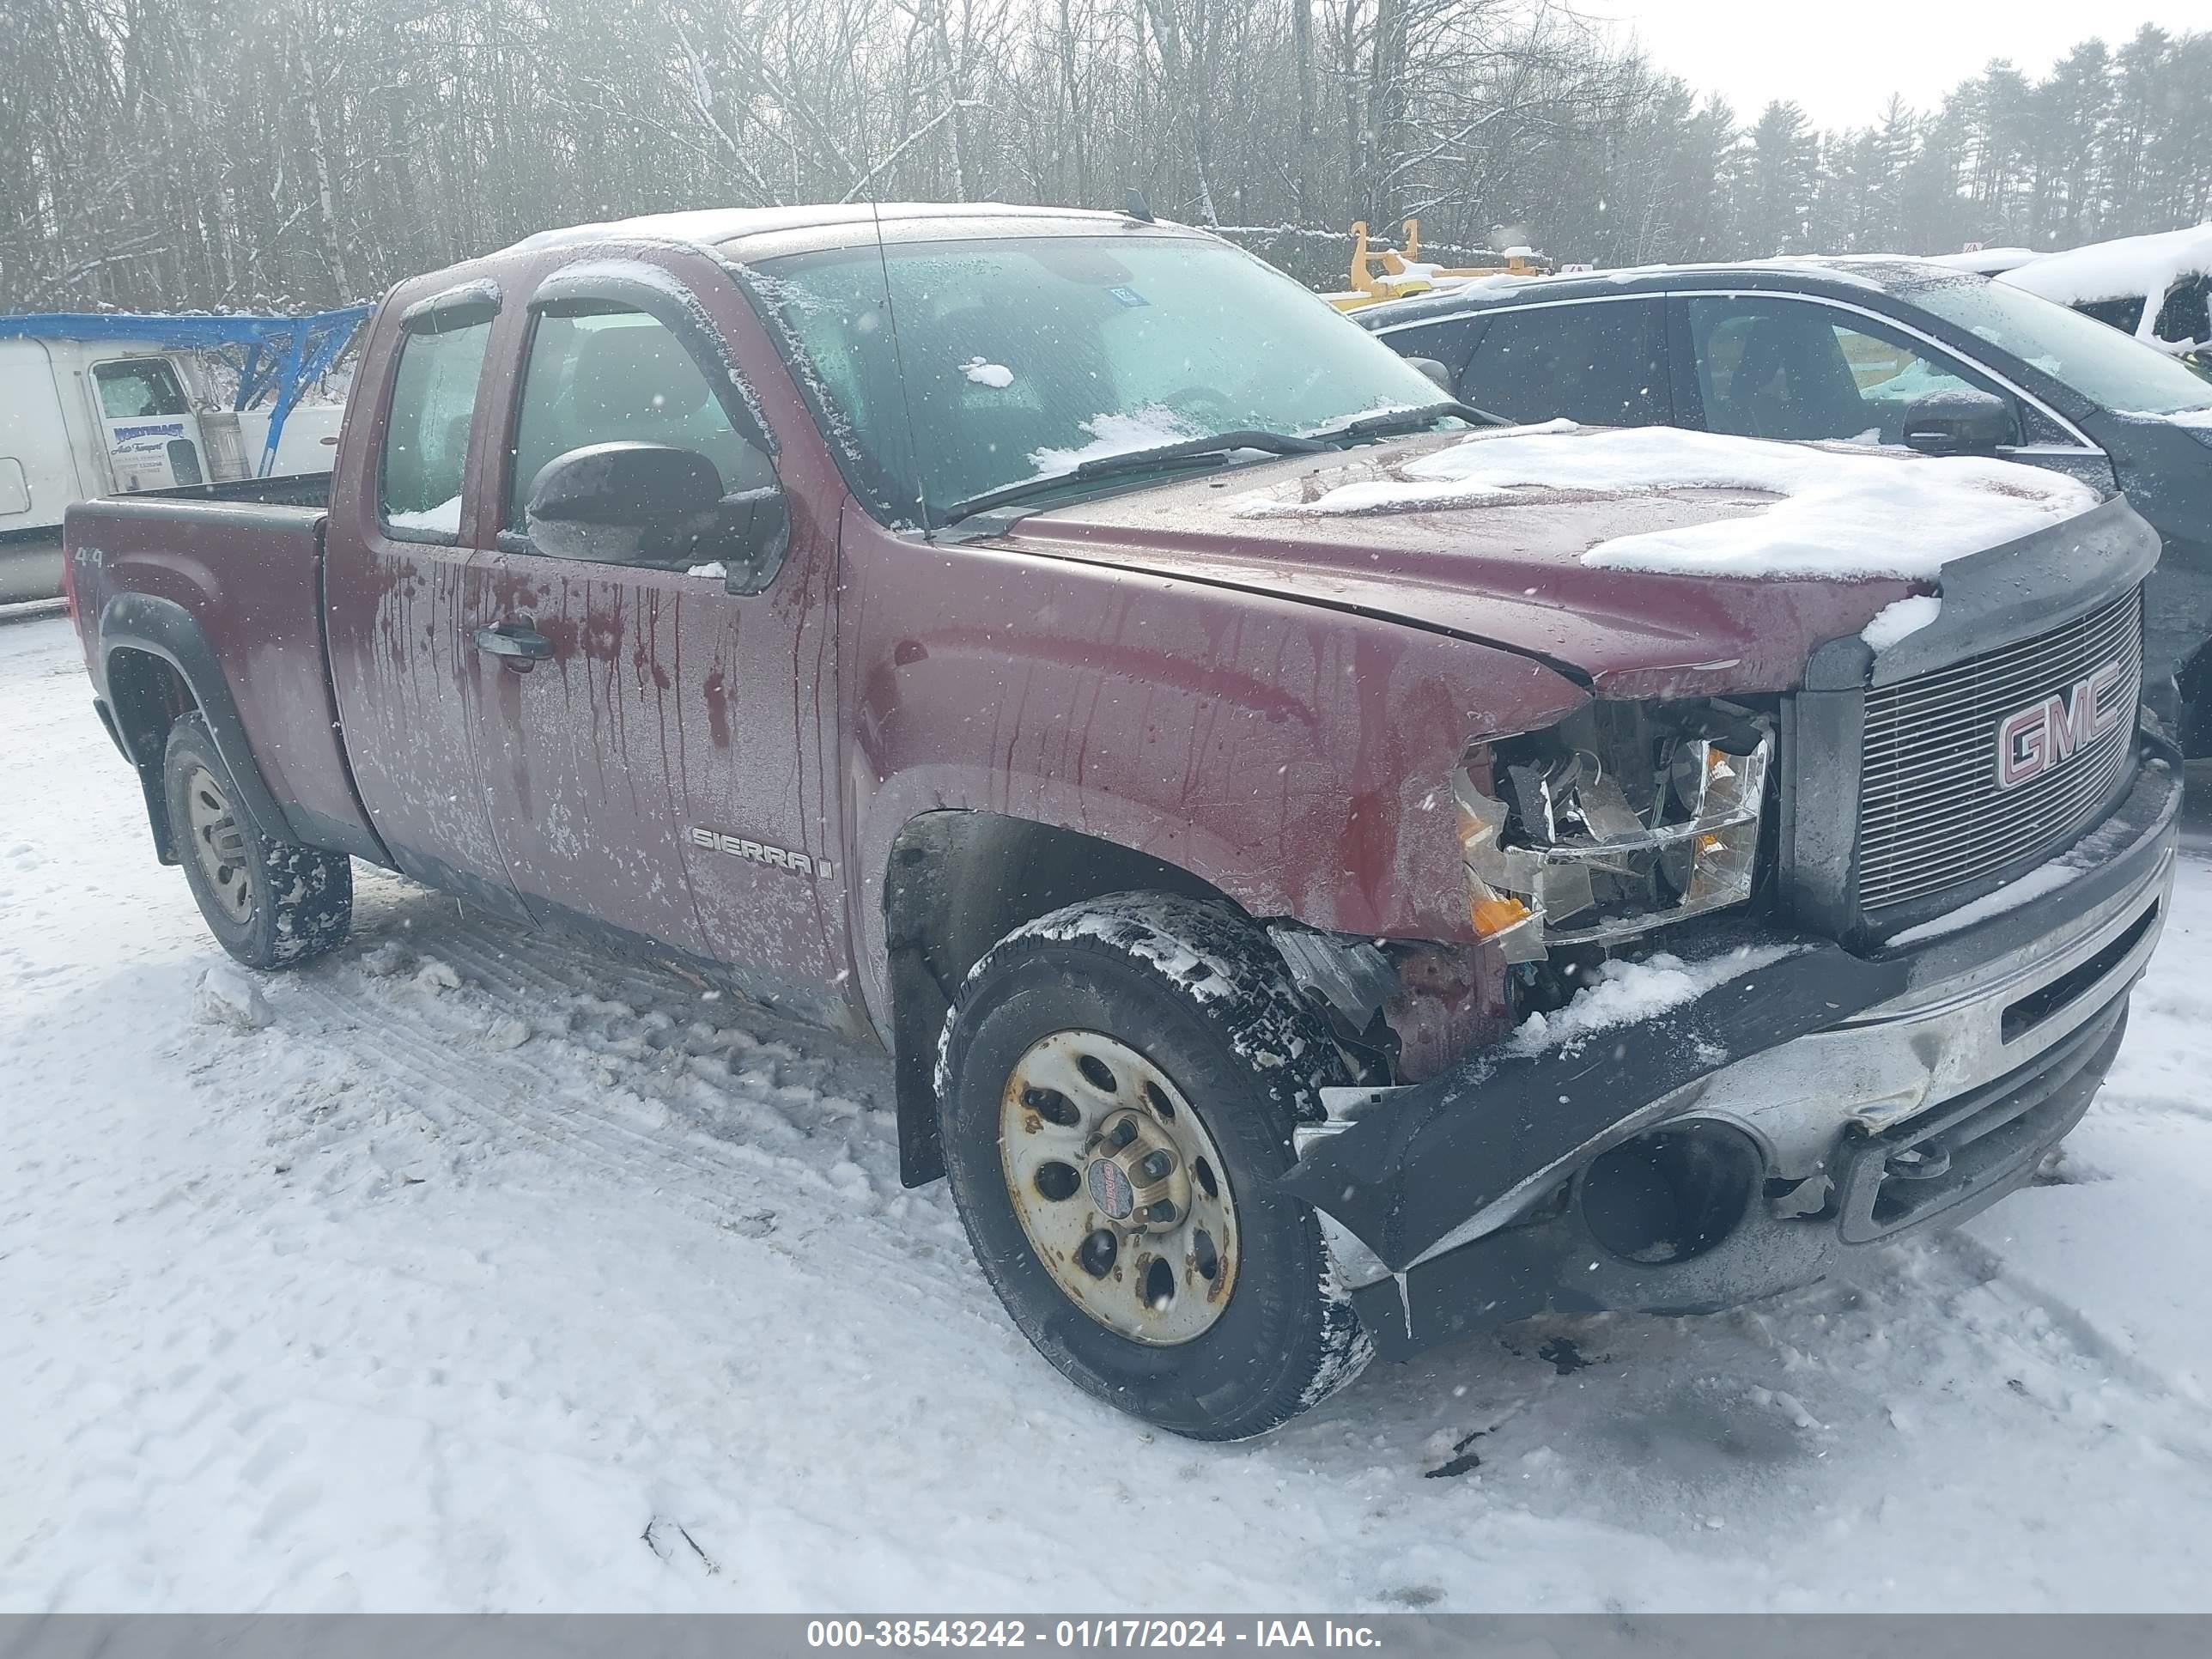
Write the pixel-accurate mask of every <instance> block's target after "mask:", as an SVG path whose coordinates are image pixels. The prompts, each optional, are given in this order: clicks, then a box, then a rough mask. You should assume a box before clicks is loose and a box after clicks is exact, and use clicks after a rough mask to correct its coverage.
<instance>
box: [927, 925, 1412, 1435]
mask: <svg viewBox="0 0 2212 1659" xmlns="http://www.w3.org/2000/svg"><path fill="white" fill-rule="evenodd" d="M1341 1068H1342V1061H1341V1060H1340V1056H1339V1055H1338V1054H1337V1052H1336V1049H1335V1048H1334V1043H1333V1042H1331V1041H1330V1039H1329V1037H1328V1033H1327V1031H1326V1030H1324V1029H1322V1026H1321V1025H1320V1023H1319V1022H1318V1021H1317V1020H1316V1018H1315V1017H1314V1016H1313V1015H1312V1014H1311V1013H1310V1012H1309V1011H1308V1010H1307V1009H1306V1008H1305V1007H1304V1005H1302V1004H1301V1003H1300V1002H1299V1000H1298V999H1297V995H1296V994H1295V992H1294V991H1293V990H1292V989H1291V987H1290V986H1289V984H1288V982H1287V981H1286V978H1285V975H1284V973H1283V970H1282V966H1281V963H1280V961H1279V958H1278V957H1276V956H1275V953H1274V951H1273V948H1272V947H1271V946H1269V945H1268V944H1267V940H1266V939H1265V938H1264V937H1262V936H1261V934H1260V933H1258V932H1257V930H1256V929H1254V928H1252V927H1250V926H1249V924H1248V923H1246V922H1244V921H1243V919H1242V918H1241V917H1240V916H1238V915H1237V914H1236V913H1235V912H1234V911H1232V910H1231V909H1230V908H1228V907H1226V906H1225V905H1219V904H1209V903H1204V902H1197V901H1193V900H1189V899H1183V898H1176V897H1169V896H1160V895H1153V894H1125V895H1120V896H1115V897H1111V898H1106V899H1101V900H1096V901H1092V902H1087V903H1085V904H1080V905H1076V906H1072V907H1070V908H1067V909H1066V910H1062V911H1060V912H1057V913H1055V914H1054V915H1050V916H1047V917H1044V918H1043V919H1042V920H1041V921H1036V922H1033V923H1031V924H1030V925H1029V926H1027V927H1023V928H1020V929H1018V930H1017V931H1016V932H1015V933H1012V934H1011V935H1009V936H1008V937H1007V938H1006V939H1004V940H1002V941H1001V942H1000V944H999V945H996V946H994V948H993V949H992V950H991V951H990V952H989V953H988V954H987V956H986V957H984V959H983V960H982V961H981V963H978V964H977V965H976V967H975V971H974V972H973V973H972V974H970V975H969V978H968V981H967V982H966V984H965V985H964V986H963V988H962V990H961V993H960V996H959V998H958V1000H957V1002H956V1003H955V1005H954V1006H953V1009H952V1012H951V1016H950V1018H949V1019H948V1022H947V1024H946V1027H945V1041H944V1043H943V1046H942V1049H941V1052H940V1054H939V1079H938V1085H939V1111H940V1113H941V1115H942V1128H943V1144H944V1147H945V1165H946V1171H947V1174H948V1175H949V1176H950V1177H951V1186H952V1193H953V1197H954V1200H955V1201H956V1202H957V1205H958V1206H959V1209H960V1215H961V1219H962V1221H963V1223H964V1224H965V1225H966V1227H967V1230H968V1236H969V1242H970V1243H972V1244H973V1245H974V1247H975V1255H976V1260H977V1261H979V1262H980V1263H981V1266H982V1268H983V1272H984V1274H985V1276H986V1277H987V1278H988V1279H990V1281H991V1284H992V1286H993V1288H994V1289H995V1290H996V1291H998V1293H999V1297H1000V1300H1001V1301H1002V1302H1004V1303H1005V1304H1006V1310H1007V1311H1008V1312H1009V1313H1010V1314H1011V1315H1012V1316H1013V1319H1014V1322H1015V1323H1016V1324H1017V1325H1018V1326H1019V1327H1020V1328H1021V1329H1022V1331H1023V1333H1024V1334H1025V1335H1027V1336H1028V1337H1029V1339H1030V1341H1031V1342H1033V1343H1035V1344H1036V1347H1037V1349H1038V1350H1039V1352H1042V1354H1043V1355H1044V1356H1045V1358H1048V1359H1049V1360H1050V1361H1051V1362H1052V1363H1053V1364H1054V1365H1056V1366H1057V1367H1059V1369H1060V1370H1061V1371H1062V1372H1064V1373H1065V1374H1066V1376H1068V1377H1069V1378H1071V1379H1072V1380H1073V1382H1075V1383H1077V1384H1078V1385H1079V1386H1080V1387H1082V1388H1083V1389H1086V1390H1087V1391H1089V1392H1090V1393H1091V1394H1093V1395H1097V1396H1098V1397H1099V1398H1100V1399H1102V1400H1104V1401H1107V1402H1108V1403H1109V1404H1111V1405H1113V1406H1115V1407H1119V1408H1120V1409H1121V1410H1123V1411H1126V1412H1128V1413H1131V1414H1133V1415H1134V1416H1137V1417H1141V1418H1143V1419H1146V1420H1147V1421H1149V1422H1152V1423H1156V1424H1158V1425H1160V1426H1161V1427H1163V1428H1165V1429H1169V1430H1172V1431H1174V1432H1176V1433H1178V1434H1184V1435H1189V1436H1192V1437H1196V1438H1200V1439H1207V1440H1227V1439H1237V1438H1241V1437H1245V1436H1248V1435H1254V1434H1259V1433H1262V1432H1265V1431H1267V1430H1269V1429H1272V1428H1274V1427H1276V1426H1278V1425H1280V1424H1282V1423H1284V1422H1286V1421H1287V1420H1288V1419H1290V1418H1291V1417H1293V1416H1295V1415H1296V1414H1297V1413H1299V1412H1300V1411H1303V1410H1304V1409H1305V1408H1307V1407H1310V1406H1313V1405H1316V1404H1317V1403H1319V1402H1320V1401H1322V1400H1324V1399H1326V1398H1327V1397H1328V1395H1331V1394H1333V1393H1334V1392H1335V1390H1336V1389H1339V1388H1340V1387H1342V1386H1343V1385H1344V1384H1345V1383H1348V1382H1350V1381H1351V1380H1352V1378H1353V1377H1354V1376H1358V1373H1359V1371H1360V1370H1361V1368H1362V1367H1363V1366H1364V1364H1366V1362H1367V1359H1368V1358H1369V1357H1370V1353H1371V1352H1372V1349H1371V1346H1370V1343H1369V1342H1368V1340H1367V1338H1366V1337H1365V1335H1364V1334H1363V1333H1362V1332H1361V1330H1360V1328H1359V1322H1358V1317H1357V1316H1356V1315H1354V1314H1353V1312H1352V1308H1351V1305H1350V1304H1349V1303H1348V1302H1347V1301H1346V1299H1345V1298H1344V1296H1343V1293H1342V1291H1340V1288H1339V1286H1338V1285H1337V1281H1336V1275H1335V1272H1334V1267H1333V1264H1332V1263H1331V1261H1330V1259H1329V1255H1328V1247H1327V1245H1326V1244H1325V1243H1324V1242H1323V1240H1322V1236H1321V1230H1320V1227H1319V1225H1318V1224H1317V1223H1316V1219H1315V1218H1314V1215H1313V1212H1311V1211H1310V1210H1309V1209H1307V1208H1306V1207H1305V1206H1304V1205H1302V1204H1300V1203H1298V1202H1297V1201H1296V1200H1292V1199H1291V1198H1288V1197H1286V1196H1285V1195H1284V1194H1280V1193H1279V1192H1278V1191H1277V1190H1276V1189H1275V1188H1274V1179H1275V1177H1276V1176H1279V1175H1280V1174H1282V1173H1283V1171H1285V1170H1287V1169H1288V1168H1289V1167H1290V1165H1291V1162H1292V1161H1293V1159H1294V1158H1295V1152H1294V1151H1293V1149H1292V1146H1291V1128H1292V1126H1293V1125H1294V1124H1295V1123H1296V1122H1297V1121H1298V1120H1299V1119H1300V1118H1301V1117H1311V1116H1315V1115H1318V1114H1319V1111H1320V1106H1319V1101H1318V1097H1317V1096H1316V1093H1315V1091H1316V1089H1317V1088H1318V1087H1319V1086H1320V1085H1322V1084H1326V1083H1331V1082H1334V1081H1336V1080H1338V1079H1339V1077H1340V1073H1341Z"/></svg>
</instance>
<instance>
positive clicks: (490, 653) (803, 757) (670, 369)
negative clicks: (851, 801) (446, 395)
mask: <svg viewBox="0 0 2212 1659" xmlns="http://www.w3.org/2000/svg"><path fill="white" fill-rule="evenodd" d="M558 291H559V293H560V294H561V295H562V297H561V298H560V299H559V300H557V301H550V302H546V301H541V302H540V303H538V304H537V305H536V306H534V307H532V315H531V319H530V324H529V338H528V343H527V347H526V351H525V353H524V366H523V372H522V377H521V385H520V392H519V393H518V396H517V399H516V406H515V416H514V422H513V439H512V441H511V454H510V457H509V465H508V466H507V473H508V475H509V476H508V477H507V484H506V489H505V496H506V501H505V511H504V515H503V521H502V522H503V527H502V528H501V531H500V532H499V534H498V536H497V537H496V538H495V542H494V544H493V546H492V547H490V548H489V549H488V550H486V552H485V554H484V558H485V561H486V563H485V567H484V575H485V580H484V581H483V583H482V584H481V586H480V593H481V595H482V601H483V605H485V607H486V609H485V611H484V612H483V614H482V615H481V616H480V617H478V618H477V619H476V627H477V636H476V637H477V641H478V642H479V644H478V648H479V650H480V652H481V653H483V656H484V657H485V659H486V667H485V669H484V670H483V679H484V683H486V684H491V683H492V682H494V681H495V682H496V684H495V687H494V688H493V690H492V694H491V695H490V696H489V697H488V698H487V700H486V702H485V704H484V707H483V722H484V725H483V732H482V735H481V738H480V740H479V745H478V746H479V750H480V752H481V754H482V757H483V769H484V783H485V787H486V790H487V793H488V797H489V800H490V803H491V808H492V814H493V817H494V820H495V823H497V824H498V826H499V833H500V837H501V844H502V846H503V847H504V848H505V849H506V853H507V865H508V867H509V868H510V869H511V870H512V871H513V874H514V879H515V883H516V885H517V887H518V888H519V889H520V891H521V893H522V895H523V896H524V898H525V900H526V902H528V903H529V904H530V905H531V906H532V908H533V910H535V911H537V912H538V914H539V915H541V916H542V917H544V919H546V920H553V919H556V918H566V919H568V920H570V921H587V922H594V923H603V924H607V925H611V926H612V927H616V928H617V929H620V930H621V931H622V932H623V933H629V934H633V935H638V936H642V937H643V938H646V939H653V940H656V941H659V942H660V943H661V944H663V945H669V946H673V947H675V948H676V949H677V950H678V951H680V952H683V953H684V954H687V955H691V956H695V957H703V958H708V959H710V960H714V961H719V962H722V963H727V964H729V965H730V966H731V967H732V968H733V969H736V970H737V974H738V978H739V980H740V981H741V982H744V983H746V984H748V985H749V986H750V987H751V988H755V989H757V990H760V991H762V992H763V993H764V994H770V993H772V992H773V990H774V988H775V987H777V986H778V985H780V984H781V983H782V982H784V981H788V980H794V979H795V980H799V981H807V980H817V981H826V980H828V979H831V978H834V976H835V973H834V969H827V968H825V966H824V964H825V963H826V962H827V959H828V951H829V938H830V937H831V933H832V929H831V926H830V924H831V922H832V921H834V919H835V917H836V914H837V907H836V901H835V896H834V895H835V891H836V887H835V884H836V881H837V880H838V879H839V878H840V877H841V876H842V872H839V871H837V869H836V856H837V855H836V852H835V851H834V850H832V849H833V848H834V840H833V839H832V834H831V832H832V831H833V829H834V827H835V826H834V824H833V823H831V822H830V821H829V816H828V814H827V811H826V809H825V807H824V805H823V794H824V792H825V790H829V789H832V787H833V786H831V784H830V783H829V778H830V776H831V775H830V774H829V772H828V770H827V769H825V768H823V766H822V764H821V756H822V753H823V750H822V748H821V746H820V736H821V728H820V726H819V718H827V717H830V716H832V715H833V714H834V709H835V706H836V698H835V696H834V695H833V694H832V692H831V690H830V689H829V688H830V681H829V675H830V674H831V673H832V672H833V665H832V657H831V646H830V641H831V638H832V630H831V629H830V626H829V604H828V599H829V594H828V589H829V580H828V578H829V567H828V565H827V564H826V563H825V559H834V549H831V550H828V552H827V553H826V554H825V551H824V550H823V549H822V548H820V547H817V546H815V545H814V544H812V542H811V540H810V539H809V538H807V537H805V536H804V535H802V536H801V537H800V538H799V541H798V543H797V544H795V546H794V549H793V552H792V554H791V556H789V558H788V559H787V561H786V562H785V564H784V565H783V567H782V568H780V569H777V570H774V571H769V570H761V571H757V572H754V573H751V575H752V580H750V582H747V581H745V580H738V581H737V582H736V584H735V585H737V586H756V587H757V588H758V589H759V590H760V591H757V592H732V591H730V590H731V587H732V585H733V584H732V577H731V575H730V574H728V573H727V572H726V570H725V568H723V567H722V566H721V565H720V564H719V563H716V562H711V561H709V562H694V561H695V558H696V556H695V555H690V554H687V555H683V556H677V557H675V558H673V559H671V560H670V562H667V563H666V564H665V566H656V565H653V564H650V563H646V562H638V561H637V559H635V558H634V557H633V558H626V557H624V556H610V557H607V558H605V559H601V558H580V557H575V556H552V555H551V554H550V553H549V552H548V551H547V550H544V549H543V548H541V547H540V546H539V544H538V541H539V538H538V537H535V536H533V534H532V526H531V521H530V516H529V512H528V507H529V502H530V499H531V489H532V483H534V481H535V480H536V478H537V477H538V473H539V471H541V470H542V469H543V468H544V466H545V465H546V464H547V463H548V462H550V461H552V460H554V459H556V458H558V457H560V456H562V455H563V454H566V453H569V452H571V451H574V450H577V449H582V448H586V447H591V446H594V445H599V444H605V443H609V442H615V441H641V442H647V443H653V444H659V445H665V446H668V447H672V448H677V449H682V450H687V451H690V452H691V453H694V454H696V455H702V456H704V457H706V459H708V461H709V462H711V463H712V464H713V465H714V470H715V471H716V474H717V475H718V476H719V477H720V480H721V484H722V489H723V490H724V492H725V493H726V494H737V493H738V492H741V491H746V490H753V489H775V488H776V487H777V481H776V475H775V467H774V462H773V460H772V459H771V458H770V456H769V453H768V448H769V440H768V439H767V436H766V435H765V433H764V432H763V430H762V428H760V427H759V425H758V424H757V421H756V420H755V419H754V417H753V416H752V415H751V413H750V404H749V403H748V401H747V399H746V398H745V397H744V395H743V393H742V392H741V390H740V388H739V387H738V386H736V385H735V383H734V381H733V378H732V371H731V370H730V369H729V368H728V367H727V366H726V364H724V363H723V362H720V359H719V357H715V358H711V359H709V360H708V361H702V356H705V354H708V353H711V352H712V351H713V349H714V348H713V343H712V342H711V341H710V340H708V339H707V338H705V337H702V332H701V331H700V330H699V329H698V327H697V326H696V322H692V321H691V319H695V318H696V314H697V313H696V311H694V310H692V309H690V307H687V306H685V305H684V302H683V301H680V300H673V299H672V298H671V295H670V294H669V292H668V291H667V289H666V288H665V285H656V284H650V283H638V282H637V280H636V279H635V276H620V275H611V276H609V277H608V279H607V280H606V282H605V283H602V284H599V285H597V286H595V285H594V284H593V283H592V281H591V280H590V278H589V276H588V274H580V273H579V272H578V271H576V270H572V271H570V272H568V273H567V274H565V275H564V276H563V277H562V281H561V282H560V283H559V284H558ZM656 313H659V314H656ZM687 323H688V324H690V325H688V326H687ZM709 362H711V371H710V368H709ZM492 659H497V661H498V662H499V664H500V665H499V666H498V667H497V668H496V669H493V668H492V667H491V666H490V662H491V660H492ZM817 687H818V689H819V696H817Z"/></svg>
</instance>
